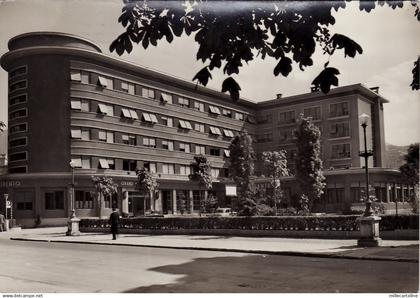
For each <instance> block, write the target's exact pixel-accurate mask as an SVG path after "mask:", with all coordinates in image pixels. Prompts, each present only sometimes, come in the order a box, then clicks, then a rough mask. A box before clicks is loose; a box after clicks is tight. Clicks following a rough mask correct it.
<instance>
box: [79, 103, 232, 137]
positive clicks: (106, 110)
mask: <svg viewBox="0 0 420 298" xmlns="http://www.w3.org/2000/svg"><path fill="white" fill-rule="evenodd" d="M71 108H72V109H73V110H80V111H84V112H89V111H90V106H89V101H88V100H79V99H72V100H71ZM96 112H97V113H100V114H102V115H108V116H115V111H114V105H110V104H105V103H99V104H98V108H97V111H96ZM120 117H122V118H125V119H131V120H141V121H142V122H144V123H148V124H151V125H153V124H156V123H159V124H162V125H165V126H167V127H174V123H175V121H176V119H177V118H173V117H169V116H164V115H156V114H154V113H147V112H141V113H140V117H139V113H138V112H137V111H136V110H135V109H132V108H124V107H123V108H121V114H120ZM158 117H159V120H158ZM177 121H178V128H181V129H184V130H193V129H194V130H195V131H198V132H202V133H205V131H206V129H205V127H206V125H205V124H203V123H198V122H193V123H192V122H191V121H188V120H183V119H177ZM222 131H223V134H222ZM209 133H210V134H212V135H215V136H220V135H223V136H224V137H227V138H233V137H234V132H233V131H232V130H230V129H222V130H221V129H220V128H218V127H214V126H209Z"/></svg>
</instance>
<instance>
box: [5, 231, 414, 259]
mask: <svg viewBox="0 0 420 298" xmlns="http://www.w3.org/2000/svg"><path fill="white" fill-rule="evenodd" d="M10 240H15V241H33V242H50V243H76V244H89V245H114V246H128V247H147V248H163V249H182V250H201V251H220V252H235V253H248V254H263V255H283V256H294V257H312V258H332V259H349V260H369V261H393V262H410V263H418V262H419V260H418V259H408V258H398V257H390V258H384V257H369V256H363V257H362V256H346V255H340V254H327V253H313V252H296V251H266V250H247V249H236V248H211V247H210V248H206V247H188V246H184V247H181V246H166V245H150V244H149V245H148V244H131V243H106V242H102V243H98V242H91V241H67V240H47V239H30V238H15V237H12V238H10Z"/></svg>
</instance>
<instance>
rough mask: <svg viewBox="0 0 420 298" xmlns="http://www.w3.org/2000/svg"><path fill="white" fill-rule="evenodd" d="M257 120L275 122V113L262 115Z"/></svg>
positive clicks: (261, 122) (259, 121) (262, 122)
mask: <svg viewBox="0 0 420 298" xmlns="http://www.w3.org/2000/svg"><path fill="white" fill-rule="evenodd" d="M257 122H258V123H259V124H265V123H271V122H273V115H272V114H266V115H261V116H259V117H258V118H257Z"/></svg>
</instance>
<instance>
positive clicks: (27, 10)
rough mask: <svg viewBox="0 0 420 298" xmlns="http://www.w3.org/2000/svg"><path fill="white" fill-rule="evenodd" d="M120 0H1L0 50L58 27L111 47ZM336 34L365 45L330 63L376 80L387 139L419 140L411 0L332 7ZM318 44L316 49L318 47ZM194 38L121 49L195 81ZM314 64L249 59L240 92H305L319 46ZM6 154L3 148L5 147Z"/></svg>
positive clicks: (1, 99)
mask: <svg viewBox="0 0 420 298" xmlns="http://www.w3.org/2000/svg"><path fill="white" fill-rule="evenodd" d="M122 7H123V4H122V1H120V0H0V55H3V54H4V53H6V52H7V51H8V49H7V42H8V40H9V39H10V38H12V37H13V36H15V35H18V34H22V33H26V32H31V31H59V32H65V33H72V34H77V35H80V36H83V37H85V38H88V39H90V40H92V41H93V42H95V43H96V44H98V45H99V46H100V47H101V49H102V51H103V53H105V54H110V55H113V56H117V55H116V54H115V53H113V54H111V53H109V45H110V44H111V42H112V41H113V40H114V39H115V38H116V37H117V36H118V35H119V34H121V33H122V32H123V28H122V26H121V24H119V23H118V22H117V19H118V17H119V15H120V13H121V9H122ZM334 16H335V18H336V24H334V26H332V27H330V30H331V31H332V32H333V33H340V34H344V35H347V36H348V37H350V38H352V39H353V40H355V41H356V42H357V43H359V44H360V45H361V46H362V47H363V54H362V55H357V56H356V58H354V59H352V58H344V53H343V51H338V52H336V54H335V55H334V56H333V57H332V58H331V59H330V64H329V66H333V67H336V68H338V69H339V70H340V73H341V74H340V75H339V76H338V77H339V85H340V86H344V85H349V84H357V83H362V84H364V85H366V86H368V87H373V86H379V87H380V89H379V93H380V94H381V95H382V96H383V97H385V98H386V99H388V100H389V101H390V103H387V104H385V106H384V109H385V141H386V142H387V143H390V144H394V145H407V144H410V143H413V142H419V141H420V129H419V127H420V120H419V119H420V117H419V112H420V92H419V91H412V90H411V87H410V86H409V85H410V83H411V80H412V76H411V70H412V67H413V66H412V63H413V61H414V60H415V59H416V57H417V56H418V55H419V54H420V22H418V21H417V20H416V18H415V17H414V9H413V8H412V6H411V5H410V3H405V5H404V8H402V9H396V10H392V9H391V8H390V7H387V6H384V7H378V8H376V9H375V10H373V11H371V12H370V13H366V12H360V11H359V9H358V4H357V3H348V4H347V7H346V9H340V10H339V11H338V12H334ZM318 50H319V49H318ZM196 51H197V45H196V44H195V43H194V42H193V39H192V38H191V37H190V38H187V37H183V38H180V39H175V40H174V41H173V42H172V43H171V44H168V43H167V42H166V41H162V42H161V43H160V44H158V47H149V48H148V49H147V50H144V49H143V48H142V47H140V46H138V47H135V48H134V50H133V51H132V53H130V54H124V55H123V56H122V57H120V58H122V59H123V60H127V61H130V62H133V63H136V64H139V65H142V66H145V67H148V68H152V69H154V70H158V71H160V72H163V73H167V74H170V75H172V76H176V77H179V78H182V79H185V80H187V81H191V79H192V78H193V77H194V75H195V73H197V72H198V71H199V70H200V69H201V68H202V67H203V64H202V63H201V62H197V61H196V59H195V54H196ZM313 60H314V61H315V63H314V65H313V66H312V67H310V68H307V69H305V71H303V72H302V71H300V70H299V69H298V67H296V65H295V67H294V71H293V72H292V73H291V74H290V75H289V76H288V77H287V78H284V77H281V76H279V77H275V76H274V75H273V68H274V67H275V65H276V63H275V61H274V60H273V59H266V60H260V59H257V60H255V59H254V61H251V62H250V64H249V65H247V66H246V67H244V68H242V69H241V70H240V74H239V75H235V76H234V78H235V79H236V80H237V81H238V83H239V84H240V86H241V89H242V91H241V96H242V97H244V98H248V99H251V100H253V101H262V100H268V99H273V98H275V94H277V93H282V94H283V96H289V95H295V94H300V93H307V92H309V90H310V86H311V82H312V80H313V79H314V78H315V77H316V76H317V74H318V73H319V72H320V71H321V70H322V68H323V65H324V63H325V62H326V61H327V60H328V57H327V56H323V55H322V53H321V52H320V51H317V52H316V53H315V54H314V57H313ZM212 74H213V80H212V81H211V82H210V83H209V85H208V87H210V88H213V89H216V90H220V89H221V83H222V81H223V79H224V78H225V77H226V76H223V74H222V72H221V71H219V72H213V73H212ZM0 120H2V121H3V122H6V123H7V73H6V72H5V71H4V70H3V69H1V68H0ZM0 153H1V152H0Z"/></svg>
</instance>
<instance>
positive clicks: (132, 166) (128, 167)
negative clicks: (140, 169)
mask: <svg viewBox="0 0 420 298" xmlns="http://www.w3.org/2000/svg"><path fill="white" fill-rule="evenodd" d="M136 168H137V161H136V160H130V159H123V171H135V170H136Z"/></svg>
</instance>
